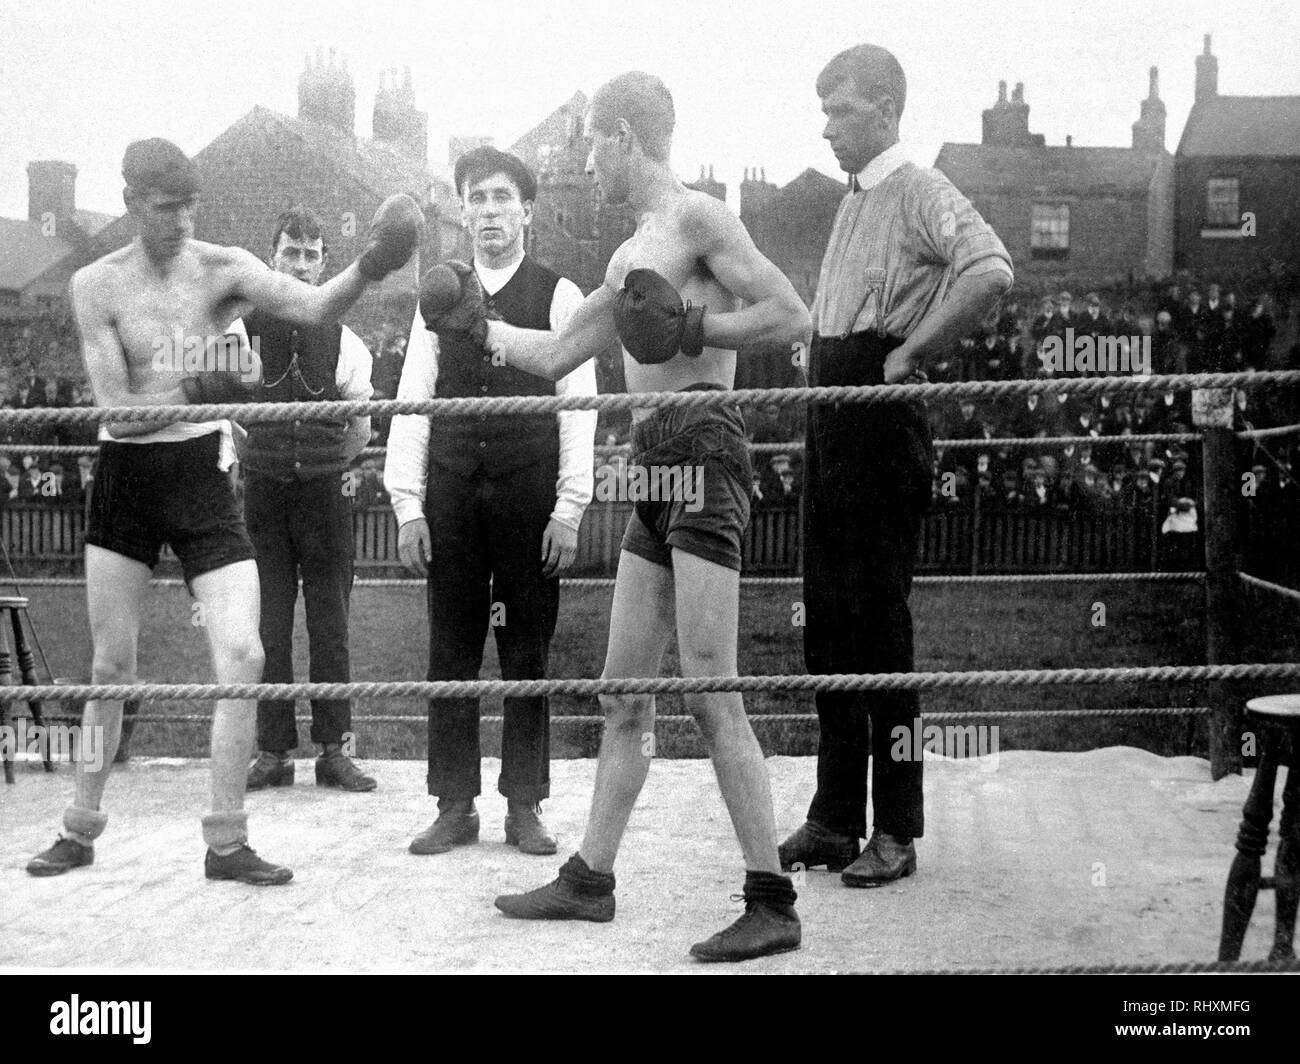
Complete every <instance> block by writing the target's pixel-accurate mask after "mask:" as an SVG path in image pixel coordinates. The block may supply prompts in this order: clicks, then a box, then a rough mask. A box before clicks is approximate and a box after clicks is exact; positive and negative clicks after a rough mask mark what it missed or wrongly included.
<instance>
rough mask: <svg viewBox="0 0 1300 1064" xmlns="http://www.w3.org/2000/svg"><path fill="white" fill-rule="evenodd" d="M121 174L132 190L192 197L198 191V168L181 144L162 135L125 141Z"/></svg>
mask: <svg viewBox="0 0 1300 1064" xmlns="http://www.w3.org/2000/svg"><path fill="white" fill-rule="evenodd" d="M122 178H123V180H124V181H126V183H127V185H128V187H130V188H131V189H132V190H133V191H135V192H150V191H157V192H163V193H166V194H167V195H169V196H189V197H192V196H196V195H198V191H199V172H198V168H197V167H195V165H194V163H193V162H192V161H191V160H190V158H189V156H187V155H186V154H185V153H184V152H183V151H181V150H180V148H178V147H176V145H175V144H173V143H172V142H171V141H170V140H163V139H162V138H161V137H151V138H150V139H148V140H137V141H134V142H133V143H131V144H128V145H127V147H126V152H125V154H124V155H123V156H122Z"/></svg>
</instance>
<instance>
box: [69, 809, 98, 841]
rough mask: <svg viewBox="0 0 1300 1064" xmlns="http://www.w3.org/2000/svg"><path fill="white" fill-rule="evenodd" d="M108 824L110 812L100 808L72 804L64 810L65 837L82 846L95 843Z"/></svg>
mask: <svg viewBox="0 0 1300 1064" xmlns="http://www.w3.org/2000/svg"><path fill="white" fill-rule="evenodd" d="M107 826H108V814H107V813H101V812H100V811H99V810H98V809H83V808H82V807H81V806H79V805H70V806H68V808H67V809H65V810H64V811H63V837H64V838H66V839H71V840H72V841H73V842H77V843H80V844H81V845H82V846H91V845H93V844H94V842H95V840H96V839H97V838H99V836H100V835H102V834H103V833H104V828H105V827H107Z"/></svg>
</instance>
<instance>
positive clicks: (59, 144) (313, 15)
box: [0, 0, 1300, 217]
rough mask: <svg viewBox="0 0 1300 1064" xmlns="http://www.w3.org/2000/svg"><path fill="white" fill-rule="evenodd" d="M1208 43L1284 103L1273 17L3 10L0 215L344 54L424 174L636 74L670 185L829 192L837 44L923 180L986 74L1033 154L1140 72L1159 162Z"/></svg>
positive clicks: (823, 10)
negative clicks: (454, 143)
mask: <svg viewBox="0 0 1300 1064" xmlns="http://www.w3.org/2000/svg"><path fill="white" fill-rule="evenodd" d="M1206 32H1210V33H1212V34H1213V35H1214V52H1215V54H1216V55H1217V56H1218V57H1219V89H1220V91H1221V92H1223V93H1225V94H1228V95H1290V94H1300V62H1298V61H1297V57H1298V56H1300V4H1296V3H1294V2H1293V0H1238V2H1225V0H1214V2H1209V0H1179V2H1168V0H1157V2H1145V0H1144V2H1140V3H1134V2H1133V0H1090V2H1088V3H1067V2H1041V0H1040V2H1031V0H997V2H993V0H964V2H960V3H938V2H930V0H875V2H871V0H816V2H803V0H744V2H741V3H735V4H728V3H725V2H718V3H701V2H696V0H657V2H656V0H643V2H641V3H635V4H633V3H617V2H611V0H526V2H524V0H517V2H506V0H477V2H475V0H461V2H452V3H448V2H437V0H426V2H424V3H413V2H409V0H408V2H398V0H352V2H340V0H309V2H303V0H256V2H246V0H225V2H212V0H207V2H193V0H113V2H112V3H103V4H95V5H89V4H85V3H74V2H71V0H0V216H4V217H25V216H26V210H27V173H26V164H27V162H28V161H29V160H31V159H49V158H57V159H66V160H69V161H71V162H74V163H75V164H76V165H77V168H78V179H77V205H78V206H79V207H83V208H88V209H91V210H99V211H106V212H111V213H120V212H121V209H122V206H121V179H120V176H119V168H120V160H121V156H122V150H123V148H124V147H125V146H126V144H127V143H128V142H129V141H131V140H134V139H136V138H139V137H146V136H164V137H168V138H170V139H172V140H174V141H176V143H178V144H179V145H180V146H181V147H182V148H184V149H185V150H186V151H188V152H191V153H193V152H197V151H198V150H199V149H201V148H203V147H204V146H205V145H206V144H208V143H209V142H210V141H211V140H212V139H213V138H214V137H216V136H217V135H218V134H219V133H221V132H222V131H223V130H224V129H226V128H227V127H228V126H229V125H230V124H231V123H233V122H235V121H236V120H237V119H238V118H240V117H241V116H242V115H244V114H245V113H247V112H248V111H249V110H250V109H251V108H252V107H253V106H255V105H257V104H262V105H265V106H267V107H270V108H273V109H275V110H278V111H282V112H285V113H289V114H293V113H295V112H296V109H297V78H298V74H299V72H300V71H301V69H302V66H303V57H304V55H305V54H306V53H307V52H308V51H311V52H313V53H314V51H315V49H316V47H317V46H320V47H323V48H325V49H327V50H328V49H329V48H331V47H333V48H336V49H338V50H339V52H340V53H342V54H345V55H346V56H347V58H348V63H349V68H350V69H351V71H352V74H353V76H354V79H355V82H356V86H357V132H358V133H360V134H362V135H365V136H368V135H369V133H370V111H371V107H372V106H373V102H374V94H375V89H376V87H377V85H378V82H379V76H380V72H381V71H382V70H384V69H386V68H388V67H391V66H399V67H400V66H404V65H407V64H409V65H410V66H411V68H412V72H413V76H414V83H415V92H416V97H417V100H418V102H419V104H420V106H421V107H423V108H425V109H426V110H428V112H429V142H430V155H431V157H432V158H433V160H434V161H435V162H445V161H446V140H447V137H448V135H449V134H459V133H469V134H486V135H491V136H495V137H496V138H497V143H498V144H499V145H502V146H505V145H507V144H509V143H510V142H511V141H512V140H513V139H515V138H516V137H518V136H519V135H521V134H522V133H524V132H526V131H527V130H528V129H530V128H531V127H532V126H533V125H534V124H536V123H537V122H538V121H540V120H541V119H542V118H543V117H545V116H546V115H547V114H549V113H550V111H552V110H553V109H554V108H555V107H557V106H558V105H559V104H561V103H563V102H564V101H565V100H566V99H568V97H569V96H570V95H572V93H573V92H574V91H575V90H576V89H582V90H583V91H585V92H587V93H588V95H590V93H591V92H592V90H593V89H595V88H596V87H597V86H598V85H599V84H600V83H601V82H602V81H604V80H606V79H608V78H609V77H611V76H613V75H614V74H617V73H619V72H620V71H622V70H626V69H630V68H640V69H644V70H649V71H651V72H653V73H656V74H659V75H660V76H661V77H663V79H664V80H665V81H666V82H667V83H668V86H669V87H670V89H671V90H672V92H673V95H674V99H675V102H676V107H677V135H676V138H675V143H674V149H673V159H674V163H675V166H676V169H677V171H678V173H680V174H681V175H683V176H684V177H686V178H688V179H689V178H693V177H695V176H696V175H697V174H698V172H699V167H700V164H701V163H704V164H709V163H712V164H713V166H714V167H715V172H716V176H717V178H718V180H720V181H725V182H727V183H728V184H729V185H730V186H731V196H732V200H733V203H734V197H735V187H736V185H737V184H738V183H739V181H740V178H741V176H742V172H743V170H744V168H745V167H746V166H763V167H765V168H766V170H767V176H768V179H769V180H772V181H776V182H778V183H781V184H783V183H785V182H786V181H789V180H790V179H791V178H793V177H795V176H796V175H798V174H799V173H801V172H802V171H803V170H804V169H805V168H807V167H809V166H812V167H816V168H818V169H820V170H823V171H825V172H827V173H830V174H835V175H837V174H838V171H837V170H836V167H835V160H834V158H833V157H832V156H831V155H830V152H829V151H828V150H827V148H826V147H825V144H824V142H823V141H821V139H820V132H821V116H820V113H819V111H818V100H817V97H816V94H815V92H814V90H813V83H814V81H815V79H816V76H817V72H818V71H819V70H820V69H821V67H822V66H823V65H824V64H825V62H826V61H827V60H828V59H829V58H830V57H831V56H832V55H834V54H835V53H836V52H837V51H839V50H841V49H843V48H845V47H848V46H849V45H851V44H855V43H858V42H860V41H868V40H869V41H873V42H875V43H878V44H882V45H884V46H886V47H888V48H890V49H891V50H892V51H893V52H894V53H895V54H896V55H897V56H898V57H899V60H900V61H901V62H902V64H903V69H904V70H905V71H906V73H907V78H908V98H907V105H906V110H905V112H904V114H903V121H902V136H903V140H904V142H905V143H906V144H907V145H908V147H909V150H910V151H911V152H912V155H913V158H915V159H916V160H917V161H918V162H921V163H924V164H926V165H929V164H932V163H933V162H934V157H935V154H936V153H937V151H938V149H939V147H940V145H942V144H943V142H944V141H958V142H978V140H979V138H980V112H981V111H982V110H983V109H984V108H986V107H988V106H990V105H991V104H992V103H993V101H994V99H995V98H996V95H997V82H998V80H999V79H1005V80H1006V81H1007V82H1008V83H1010V84H1012V85H1014V83H1015V82H1017V81H1023V82H1025V85H1026V91H1025V97H1026V100H1027V102H1028V103H1029V105H1030V108H1031V110H1030V115H1029V122H1030V128H1031V130H1033V131H1035V132H1041V133H1044V134H1046V136H1047V142H1048V143H1049V144H1062V143H1064V141H1065V136H1066V134H1067V133H1068V134H1071V135H1073V137H1074V142H1075V143H1076V144H1088V145H1119V146H1127V145H1128V144H1129V143H1130V136H1131V135H1130V129H1129V127H1130V125H1131V123H1132V122H1133V121H1134V120H1135V119H1136V118H1137V116H1138V101H1139V100H1140V99H1142V98H1143V97H1144V96H1145V95H1146V91H1147V69H1148V67H1150V66H1152V65H1155V66H1158V67H1159V68H1160V91H1161V96H1162V97H1163V99H1164V101H1165V103H1166V105H1167V107H1168V109H1169V121H1168V132H1167V138H1166V144H1167V146H1168V147H1169V149H1170V150H1173V149H1174V148H1175V147H1176V146H1177V141H1178V136H1179V134H1180V133H1181V131H1182V127H1183V123H1184V121H1185V119H1186V116H1187V112H1188V109H1189V108H1190V106H1191V102H1192V92H1193V84H1194V70H1195V68H1194V57H1195V55H1196V54H1197V53H1198V52H1199V51H1200V49H1201V37H1202V34H1204V33H1206Z"/></svg>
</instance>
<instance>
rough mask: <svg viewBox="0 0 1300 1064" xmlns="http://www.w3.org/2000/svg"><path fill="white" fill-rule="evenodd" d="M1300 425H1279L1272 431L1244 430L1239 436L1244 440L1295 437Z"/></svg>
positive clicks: (1299, 430)
mask: <svg viewBox="0 0 1300 1064" xmlns="http://www.w3.org/2000/svg"><path fill="white" fill-rule="evenodd" d="M1298 432H1300V425H1277V426H1275V427H1274V428H1271V429H1243V430H1242V431H1241V432H1239V433H1237V436H1238V437H1239V438H1240V439H1243V440H1266V439H1268V438H1269V437H1270V436H1294V435H1295V434H1296V433H1298Z"/></svg>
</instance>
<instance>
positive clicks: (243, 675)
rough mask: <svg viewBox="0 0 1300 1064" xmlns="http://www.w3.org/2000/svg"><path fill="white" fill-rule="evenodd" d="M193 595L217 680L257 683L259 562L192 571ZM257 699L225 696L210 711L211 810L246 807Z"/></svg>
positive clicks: (259, 674)
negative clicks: (199, 606) (198, 609)
mask: <svg viewBox="0 0 1300 1064" xmlns="http://www.w3.org/2000/svg"><path fill="white" fill-rule="evenodd" d="M191 586H192V587H193V589H194V597H195V599H196V600H197V601H198V602H199V603H201V604H202V606H203V622H204V624H203V629H204V631H205V632H206V633H207V638H208V648H209V650H210V651H211V654H212V670H213V672H214V673H215V674H216V682H217V683H258V682H260V681H261V679H262V661H263V655H262V642H261V639H260V638H259V637H258V634H257V633H258V623H259V620H260V613H261V609H260V607H261V599H260V595H259V591H258V582H257V563H256V562H254V561H242V562H235V563H233V564H231V565H225V566H222V567H221V568H220V569H214V570H212V571H211V572H208V573H203V574H202V575H201V576H196V577H195V578H194V579H193V580H192V581H191ZM256 721H257V702H256V701H255V700H253V699H247V698H241V699H231V698H223V699H220V700H218V702H217V704H216V707H215V709H214V711H213V714H212V811H213V812H214V813H229V812H238V811H239V810H240V809H242V808H243V807H244V784H245V782H246V781H247V777H248V762H249V761H250V760H251V758H252V756H253V747H254V746H255V745H256V742H257V736H256Z"/></svg>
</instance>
